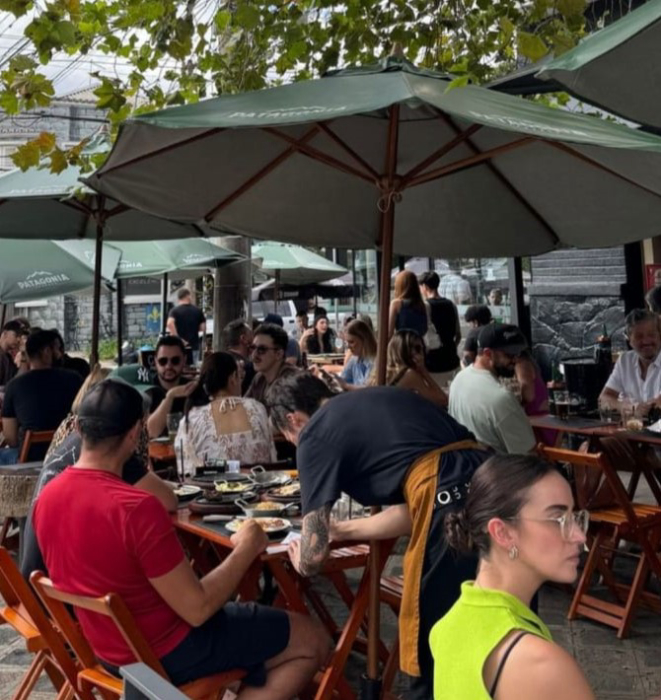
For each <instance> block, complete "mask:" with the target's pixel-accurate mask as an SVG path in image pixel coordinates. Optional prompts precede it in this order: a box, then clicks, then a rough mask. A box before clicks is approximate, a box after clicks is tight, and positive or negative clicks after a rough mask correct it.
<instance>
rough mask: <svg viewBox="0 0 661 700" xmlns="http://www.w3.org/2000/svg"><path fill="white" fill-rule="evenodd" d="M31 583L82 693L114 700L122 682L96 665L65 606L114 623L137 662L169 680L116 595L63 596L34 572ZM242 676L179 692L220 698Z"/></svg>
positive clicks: (218, 677)
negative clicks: (72, 660)
mask: <svg viewBox="0 0 661 700" xmlns="http://www.w3.org/2000/svg"><path fill="white" fill-rule="evenodd" d="M30 581H31V583H32V585H33V586H34V588H35V589H36V591H37V593H38V594H39V597H40V598H41V600H42V602H43V603H44V605H45V606H46V608H47V609H48V611H49V613H50V614H51V616H52V618H53V620H54V621H55V623H56V624H57V626H58V628H59V629H60V630H61V631H62V634H63V636H64V637H65V639H66V640H67V642H68V643H69V645H70V647H71V649H72V650H73V652H74V654H75V656H76V658H77V660H78V662H79V664H80V666H81V670H80V671H79V672H78V688H80V689H81V690H82V691H84V692H91V691H95V692H98V693H99V694H100V695H101V696H102V697H103V698H107V699H108V700H114V699H115V698H118V697H121V696H122V693H123V688H122V681H121V679H120V678H118V677H117V676H114V675H113V674H111V673H110V672H109V671H107V670H106V669H105V668H104V667H103V666H102V665H101V664H100V663H99V662H98V660H97V658H96V657H95V656H94V652H93V651H92V648H91V647H90V645H89V643H88V641H87V640H86V639H85V637H84V636H83V634H82V632H81V630H80V628H79V626H78V624H77V623H76V622H75V620H74V619H73V617H72V616H71V613H70V612H69V610H68V609H67V605H71V606H74V607H77V608H82V609H84V610H88V611H90V612H94V613H96V614H98V615H105V616H107V617H109V618H110V619H111V620H112V621H113V622H114V623H115V625H116V627H117V629H118V630H119V632H120V634H121V635H122V637H123V638H124V641H125V642H126V644H127V645H128V647H129V648H130V649H131V651H132V652H133V654H134V655H135V657H136V659H137V660H138V661H141V662H142V663H144V664H146V665H147V666H149V668H151V669H152V670H153V671H155V672H156V673H158V674H159V675H161V676H163V678H165V679H167V680H169V678H168V675H167V673H166V672H165V669H164V668H163V666H162V664H161V662H160V661H159V660H158V658H157V657H156V655H155V654H154V652H153V651H152V650H151V648H150V646H149V645H148V644H147V642H146V640H145V638H144V637H143V635H142V633H141V632H140V630H139V629H138V627H137V625H136V623H135V620H134V619H133V616H132V615H131V613H130V611H129V609H128V608H127V607H126V604H125V603H124V601H123V600H122V598H121V597H120V596H118V595H117V594H116V593H109V594H108V595H106V596H103V597H101V598H89V597H86V596H79V595H74V594H73V593H65V592H64V591H61V590H59V589H57V588H55V586H54V585H53V583H52V581H51V580H50V579H48V578H46V576H44V574H43V573H41V572H40V571H34V572H33V573H32V576H31V577H30ZM244 676H245V672H243V671H238V670H237V671H228V672H226V673H217V674H214V675H212V676H206V677H205V678H199V679H198V680H196V681H192V682H191V683H186V684H185V685H183V686H180V687H179V690H180V691H181V692H182V693H183V694H184V695H186V696H187V697H189V698H192V699H193V700H207V699H211V698H221V697H222V695H223V693H224V691H225V689H226V688H227V687H228V686H229V685H231V684H232V683H235V682H236V681H239V680H241V678H243V677H244Z"/></svg>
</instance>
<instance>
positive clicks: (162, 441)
mask: <svg viewBox="0 0 661 700" xmlns="http://www.w3.org/2000/svg"><path fill="white" fill-rule="evenodd" d="M149 442H155V443H157V444H159V445H167V444H168V443H169V442H170V438H169V437H167V436H166V435H164V436H163V437H157V438H152V439H151V440H150V441H149Z"/></svg>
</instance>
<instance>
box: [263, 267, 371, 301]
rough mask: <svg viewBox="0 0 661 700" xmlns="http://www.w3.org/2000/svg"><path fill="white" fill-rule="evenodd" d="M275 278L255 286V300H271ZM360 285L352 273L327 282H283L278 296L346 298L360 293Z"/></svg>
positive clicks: (281, 297) (291, 297) (274, 290)
mask: <svg viewBox="0 0 661 700" xmlns="http://www.w3.org/2000/svg"><path fill="white" fill-rule="evenodd" d="M275 292H276V289H275V280H272V279H271V280H268V282H263V283H262V284H259V285H257V286H256V287H253V289H252V300H253V301H271V300H273V298H274V296H275ZM358 292H359V289H358V285H354V284H353V280H352V275H351V273H347V274H346V275H342V277H338V278H336V279H333V280H327V281H326V282H316V283H312V284H301V285H294V284H283V285H280V288H279V291H278V296H279V298H280V299H283V298H284V299H314V298H315V297H321V298H322V299H346V298H348V297H352V296H355V295H356V294H358Z"/></svg>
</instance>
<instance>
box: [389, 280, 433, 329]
mask: <svg viewBox="0 0 661 700" xmlns="http://www.w3.org/2000/svg"><path fill="white" fill-rule="evenodd" d="M427 321H428V314H427V307H426V305H425V302H424V300H423V298H422V293H421V292H420V286H419V285H418V278H417V277H416V276H415V275H414V274H413V273H412V272H411V270H402V271H401V272H398V273H397V276H396V277H395V296H394V298H393V300H392V301H391V302H390V310H389V312H388V338H392V336H393V335H394V333H395V331H399V330H403V329H410V330H414V331H416V332H417V333H419V334H420V336H421V337H422V338H424V337H425V333H426V332H427Z"/></svg>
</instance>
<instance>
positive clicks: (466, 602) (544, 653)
mask: <svg viewBox="0 0 661 700" xmlns="http://www.w3.org/2000/svg"><path fill="white" fill-rule="evenodd" d="M587 528H588V513H587V511H578V512H576V511H574V499H573V496H572V492H571V488H570V486H569V483H568V482H567V480H566V479H565V477H564V476H563V475H562V474H561V473H560V472H559V471H558V469H557V468H556V467H555V465H554V464H553V463H551V462H546V461H543V460H540V459H539V458H537V457H533V456H528V455H525V456H524V455H497V456H493V457H490V458H489V459H488V460H487V461H486V462H485V463H484V464H482V465H481V466H480V467H479V468H478V470H477V471H476V472H475V474H474V475H473V478H472V479H471V482H470V489H469V492H468V498H467V499H466V503H465V507H464V508H463V510H459V511H456V512H454V513H450V514H449V515H447V516H446V518H445V529H446V537H447V541H448V543H449V544H450V545H451V546H452V547H453V548H454V549H456V550H457V551H458V552H462V553H469V552H477V553H478V555H479V557H480V564H479V570H478V574H477V578H476V579H475V581H473V582H470V581H469V582H465V583H464V584H463V585H462V588H461V596H460V598H459V600H458V601H457V602H456V603H455V604H454V606H453V607H452V608H451V609H450V611H449V612H448V613H447V614H446V615H445V616H444V617H443V618H441V620H440V621H439V622H437V623H436V625H435V626H434V628H433V629H432V632H431V635H430V645H431V650H432V654H433V656H434V698H435V700H446V698H452V700H490V699H493V700H519V699H520V698H522V697H525V698H536V700H556V698H564V699H571V700H594V695H593V693H592V691H591V690H590V687H589V685H588V683H587V681H586V679H585V676H584V675H583V673H582V671H581V669H580V668H579V666H578V664H577V663H576V661H575V660H574V659H573V658H572V657H571V656H570V655H569V654H568V653H567V652H566V651H564V649H562V647H560V646H558V645H557V644H555V643H554V642H553V640H552V638H551V634H550V632H549V630H548V628H547V627H546V625H545V624H544V623H543V622H542V620H540V618H539V617H538V616H537V615H536V614H535V613H534V612H533V611H532V610H531V609H530V603H531V600H532V598H533V596H534V595H535V593H536V592H537V590H538V589H539V588H540V586H541V585H542V584H543V583H544V582H545V581H554V582H556V583H565V584H568V583H573V582H574V581H575V580H576V576H577V570H578V564H579V561H580V555H581V552H582V551H583V548H584V545H585V535H586V532H587Z"/></svg>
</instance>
